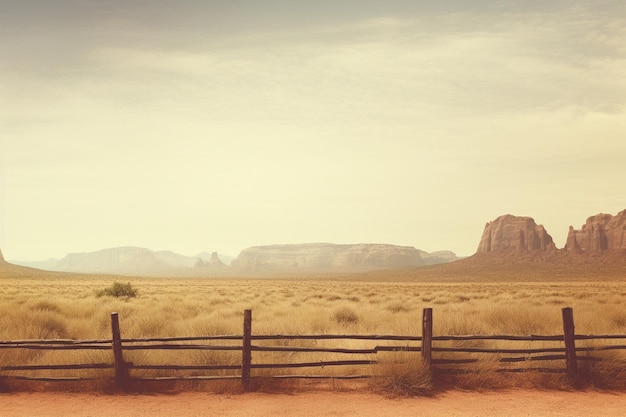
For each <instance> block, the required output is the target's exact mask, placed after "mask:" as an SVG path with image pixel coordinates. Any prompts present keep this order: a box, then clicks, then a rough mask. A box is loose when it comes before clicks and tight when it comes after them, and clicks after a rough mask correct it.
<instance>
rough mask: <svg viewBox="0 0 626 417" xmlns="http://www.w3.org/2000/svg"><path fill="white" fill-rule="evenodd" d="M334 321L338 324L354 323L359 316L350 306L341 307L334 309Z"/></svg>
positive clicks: (357, 320)
mask: <svg viewBox="0 0 626 417" xmlns="http://www.w3.org/2000/svg"><path fill="white" fill-rule="evenodd" d="M335 321H336V322H337V323H339V324H356V323H358V322H359V316H358V314H356V312H355V311H354V310H353V309H351V308H350V307H342V308H340V309H338V310H337V311H335Z"/></svg>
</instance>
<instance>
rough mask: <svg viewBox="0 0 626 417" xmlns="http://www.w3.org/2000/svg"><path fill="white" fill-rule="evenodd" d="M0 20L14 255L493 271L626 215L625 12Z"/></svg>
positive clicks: (390, 8) (473, 4) (532, 4)
mask: <svg viewBox="0 0 626 417" xmlns="http://www.w3.org/2000/svg"><path fill="white" fill-rule="evenodd" d="M432 3H433V2H425V1H424V2H422V1H419V2H412V1H401V0H388V1H385V2H378V1H376V2H374V1H363V0H360V1H354V0H350V1H342V2H336V1H333V2H331V1H317V2H293V1H285V0H273V1H265V2H261V1H237V2H234V1H176V2H174V1H172V2H166V1H151V2H148V1H134V2H127V1H121V0H112V1H107V2H83V1H70V0H67V1H52V0H50V1H49V0H45V1H44V0H39V1H28V2H24V1H19V0H15V1H12V0H9V1H4V0H0V55H1V56H2V59H1V60H0V210H1V212H0V248H2V251H3V253H4V256H5V258H7V259H21V260H36V259H46V258H49V257H62V256H63V255H65V254H66V253H68V252H83V251H91V250H97V249H102V248H107V247H115V246H123V245H136V246H143V247H149V248H152V249H170V250H174V251H177V252H179V253H183V254H188V255H192V254H195V253H198V252H200V251H213V250H215V251H219V252H220V253H227V254H231V255H237V254H238V253H239V251H240V250H241V249H243V248H245V247H248V246H252V245H261V244H272V243H304V242H333V243H359V242H375V243H391V244H398V245H409V246H415V247H417V248H419V249H423V250H426V251H429V252H430V251H435V250H440V249H448V250H452V251H455V252H456V253H457V254H459V255H470V254H472V253H474V252H475V250H476V247H477V245H478V240H479V238H480V234H481V232H482V229H483V227H484V225H485V222H487V221H490V220H493V219H494V218H496V217H497V216H499V215H501V214H505V213H510V214H514V215H524V216H532V217H533V218H535V220H536V221H537V222H538V223H541V224H543V225H544V226H545V227H546V228H547V230H548V232H549V233H551V234H552V236H553V238H554V240H555V242H556V243H557V246H559V247H562V246H563V244H564V240H565V237H566V236H565V233H566V231H567V227H568V226H569V225H570V224H571V225H574V226H576V227H579V226H580V225H581V224H582V223H583V222H584V220H585V218H586V217H587V216H589V215H592V214H596V213H599V212H607V213H613V214H615V213H617V212H618V211H620V210H623V209H624V208H626V196H625V195H624V192H623V189H622V184H624V180H626V164H625V163H624V160H626V141H625V140H624V132H626V117H625V116H626V106H625V104H626V77H625V76H624V74H626V29H625V28H626V6H625V5H624V2H623V1H622V0H615V1H581V2H569V1H555V2H550V3H549V4H545V2H539V1H525V2H509V1H448V2H436V3H437V4H432Z"/></svg>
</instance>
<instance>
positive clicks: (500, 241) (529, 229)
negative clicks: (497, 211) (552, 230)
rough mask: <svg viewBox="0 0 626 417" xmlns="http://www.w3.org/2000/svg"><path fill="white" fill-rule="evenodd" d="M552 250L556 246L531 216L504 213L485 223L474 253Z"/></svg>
mask: <svg viewBox="0 0 626 417" xmlns="http://www.w3.org/2000/svg"><path fill="white" fill-rule="evenodd" d="M553 250H556V246H555V244H554V242H553V240H552V237H551V236H550V235H549V234H548V232H547V231H546V229H545V228H544V227H543V226H542V225H537V224H536V223H535V221H534V220H533V219H532V218H531V217H518V216H512V215H510V214H506V215H504V216H500V217H498V218H497V219H495V220H494V221H491V222H489V223H487V224H486V225H485V229H484V231H483V235H482V237H481V238H480V243H479V245H478V249H477V251H476V253H478V254H482V253H492V252H509V251H553Z"/></svg>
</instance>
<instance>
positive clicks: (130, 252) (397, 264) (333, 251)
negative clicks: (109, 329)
mask: <svg viewBox="0 0 626 417" xmlns="http://www.w3.org/2000/svg"><path fill="white" fill-rule="evenodd" d="M457 259H459V258H458V257H457V256H456V255H455V254H454V253H453V252H451V251H438V252H433V253H428V252H425V251H422V250H419V249H416V248H414V247H409V246H397V245H388V244H343V245H339V244H332V243H308V244H285V245H268V246H253V247H251V248H247V249H244V250H243V251H241V253H240V254H239V256H238V257H237V258H235V259H233V258H231V257H229V256H225V255H221V254H219V255H218V254H217V253H216V252H213V253H208V252H203V253H200V254H198V255H196V256H184V255H180V254H177V253H175V252H172V251H167V250H163V251H152V250H150V249H146V248H141V247H135V246H125V247H118V248H109V249H102V250H99V251H95V252H83V253H70V254H68V255H66V256H65V257H63V258H62V259H49V260H46V261H39V262H19V261H14V263H15V264H16V265H21V266H27V267H31V268H39V269H44V270H48V271H62V272H80V273H95V274H119V275H158V276H174V275H180V274H188V275H190V276H199V275H206V274H208V275H211V274H224V275H235V274H239V273H242V274H244V275H245V274H246V273H256V272H261V273H262V272H264V271H283V272H288V271H294V270H298V271H308V272H311V271H314V270H316V271H319V270H324V271H363V270H372V269H395V268H409V267H417V266H425V265H434V264H439V263H446V262H451V261H455V260H457Z"/></svg>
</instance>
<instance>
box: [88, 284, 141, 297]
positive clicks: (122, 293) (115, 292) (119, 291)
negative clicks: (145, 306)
mask: <svg viewBox="0 0 626 417" xmlns="http://www.w3.org/2000/svg"><path fill="white" fill-rule="evenodd" d="M96 296H98V297H102V296H107V297H117V298H126V299H129V298H133V297H137V290H136V289H134V288H133V287H132V285H130V282H127V283H126V284H124V283H123V282H114V283H113V285H111V286H110V287H109V288H105V289H103V290H99V291H97V292H96Z"/></svg>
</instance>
